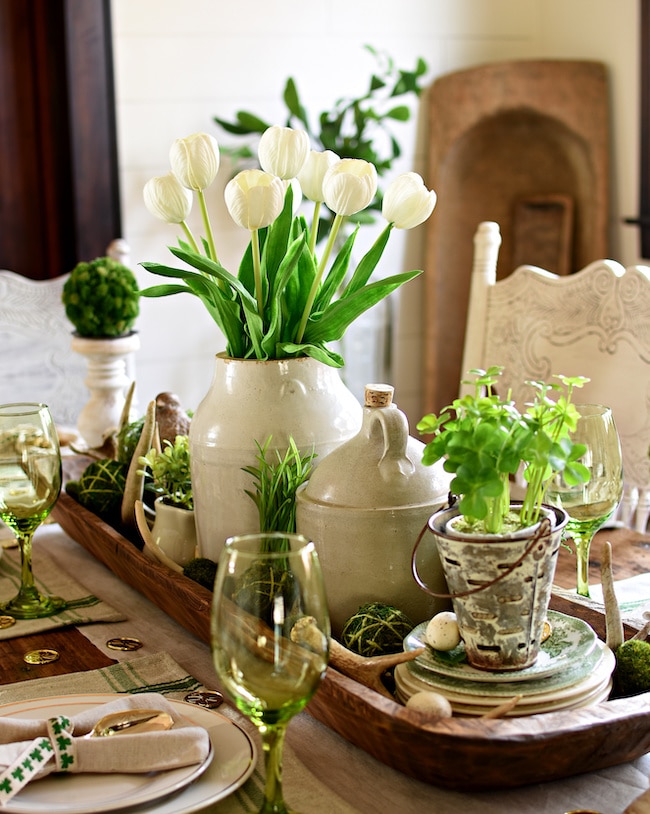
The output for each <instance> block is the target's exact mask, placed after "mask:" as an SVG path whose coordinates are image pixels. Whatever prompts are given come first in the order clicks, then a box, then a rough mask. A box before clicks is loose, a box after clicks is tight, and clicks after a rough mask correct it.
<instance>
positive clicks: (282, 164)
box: [257, 124, 309, 181]
mask: <svg viewBox="0 0 650 814" xmlns="http://www.w3.org/2000/svg"><path fill="white" fill-rule="evenodd" d="M308 153H309V136H308V135H307V133H305V131H304V130H293V129H292V128H291V127H279V126H278V125H277V124H276V125H273V127H269V128H268V129H267V130H265V131H264V133H262V137H261V138H260V144H259V147H258V148H257V156H258V158H259V160H260V166H261V167H262V169H263V170H265V171H266V172H270V173H272V174H273V175H277V176H278V177H279V178H282V179H284V180H285V181H287V180H289V179H290V178H295V177H296V176H297V175H298V173H299V172H300V170H301V168H302V165H303V164H304V163H305V160H306V159H307V154H308Z"/></svg>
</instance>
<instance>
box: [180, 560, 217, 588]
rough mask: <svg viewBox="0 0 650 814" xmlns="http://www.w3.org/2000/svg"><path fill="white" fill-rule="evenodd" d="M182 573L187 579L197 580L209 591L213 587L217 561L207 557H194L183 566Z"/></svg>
mask: <svg viewBox="0 0 650 814" xmlns="http://www.w3.org/2000/svg"><path fill="white" fill-rule="evenodd" d="M183 574H184V575H185V576H186V577H188V579H191V580H193V581H194V582H198V584H199V585H203V587H204V588H207V589H208V590H209V591H212V590H213V589H214V580H215V577H216V576H217V563H216V562H214V561H213V560H210V559H208V558H207V557H195V558H194V559H193V560H190V561H189V562H188V563H187V564H186V565H185V567H184V568H183Z"/></svg>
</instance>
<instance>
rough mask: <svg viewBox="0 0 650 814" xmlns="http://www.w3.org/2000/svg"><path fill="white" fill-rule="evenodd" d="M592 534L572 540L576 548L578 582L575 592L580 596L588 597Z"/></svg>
mask: <svg viewBox="0 0 650 814" xmlns="http://www.w3.org/2000/svg"><path fill="white" fill-rule="evenodd" d="M592 539H593V534H588V535H584V536H581V537H578V536H577V535H576V536H574V538H573V543H574V545H575V547H576V560H577V569H578V574H577V576H578V580H577V588H576V592H577V593H578V594H579V595H580V596H589V549H590V547H591V541H592Z"/></svg>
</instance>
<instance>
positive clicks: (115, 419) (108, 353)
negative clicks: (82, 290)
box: [72, 332, 140, 447]
mask: <svg viewBox="0 0 650 814" xmlns="http://www.w3.org/2000/svg"><path fill="white" fill-rule="evenodd" d="M139 348H140V337H139V336H138V334H137V333H135V332H133V333H130V334H127V335H126V336H117V337H110V338H101V339H92V338H87V337H83V336H73V337H72V349H73V350H74V351H76V352H77V353H79V354H81V355H82V356H85V357H86V359H87V361H88V376H87V378H86V380H85V384H86V387H87V388H88V390H89V391H90V400H89V401H88V403H87V404H86V405H85V407H84V408H83V409H82V411H81V413H80V414H79V418H78V420H77V429H78V431H79V434H80V435H81V437H82V438H83V440H84V441H85V442H86V444H87V445H88V446H89V447H98V446H100V445H101V443H102V440H103V438H104V435H105V433H106V432H107V430H110V429H112V428H113V427H117V425H118V423H119V420H120V416H121V413H122V409H123V408H124V401H125V393H126V390H127V388H128V387H129V385H130V384H131V382H130V380H129V378H128V376H127V375H126V359H127V357H128V356H130V355H131V354H132V353H135V351H137V350H138V349H139Z"/></svg>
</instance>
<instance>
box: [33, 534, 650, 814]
mask: <svg viewBox="0 0 650 814" xmlns="http://www.w3.org/2000/svg"><path fill="white" fill-rule="evenodd" d="M41 546H47V549H48V551H49V553H50V554H51V556H52V557H53V558H54V559H55V561H56V562H57V563H58V564H59V565H60V566H61V567H64V568H66V569H69V570H70V571H71V573H73V574H74V575H75V577H76V579H77V580H78V581H79V582H81V583H82V584H83V585H85V587H86V588H87V589H88V590H89V591H90V592H92V593H94V594H95V595H97V596H99V597H100V598H103V599H105V600H106V601H107V602H109V603H110V604H111V605H113V606H114V607H116V608H118V609H119V610H120V611H122V612H123V613H124V615H125V616H126V621H123V622H107V623H97V624H91V625H85V626H83V627H81V628H80V630H82V632H83V633H84V635H85V636H87V637H88V638H89V639H90V640H91V641H92V642H93V643H94V644H95V645H96V646H97V647H99V648H100V649H101V650H103V651H104V652H106V653H107V654H108V655H109V656H111V657H112V658H120V657H121V655H120V654H119V653H117V654H116V651H114V650H109V649H108V648H107V647H106V644H105V643H106V641H107V640H108V639H110V638H112V637H114V636H134V637H137V638H139V639H141V640H142V642H143V643H144V647H143V648H142V650H140V651H138V652H139V653H141V654H143V655H144V654H148V653H157V652H161V651H166V652H168V653H170V654H171V655H172V656H173V657H174V659H175V660H176V661H177V662H178V663H179V664H180V665H182V666H183V667H184V668H185V669H186V670H187V671H188V672H189V673H190V674H192V675H193V676H195V677H196V678H197V679H198V680H199V681H200V682H201V683H203V684H205V685H207V686H213V687H215V686H216V680H215V674H214V671H213V667H212V660H211V655H210V651H209V648H208V646H207V645H206V644H204V643H203V642H201V641H199V640H198V639H197V638H196V637H194V636H193V635H191V634H190V633H188V632H187V631H186V630H185V629H183V628H182V627H180V626H179V625H178V624H177V623H176V622H174V621H173V620H172V619H170V618H169V617H168V616H167V615H166V614H164V613H163V612H162V611H161V610H159V609H158V608H157V607H156V606H154V605H153V604H152V603H151V602H149V601H148V600H147V599H145V598H144V597H143V596H141V595H140V594H139V593H138V592H137V591H135V590H133V589H132V588H130V587H129V586H128V585H125V584H124V583H123V582H121V581H120V580H118V579H117V578H116V577H115V576H114V575H113V574H112V573H111V572H110V571H109V570H107V569H106V568H105V567H104V566H103V565H101V564H100V563H99V562H98V561H97V560H95V559H94V557H92V556H91V555H90V554H88V552H86V551H85V549H83V548H82V547H81V546H79V545H78V544H77V543H75V542H74V541H73V540H71V539H70V538H69V537H68V536H67V535H66V534H64V533H63V532H62V531H61V530H60V528H59V527H58V526H54V525H51V526H44V527H42V528H41V529H39V531H38V532H37V534H36V539H35V560H34V561H35V570H37V568H38V565H37V562H38V560H37V558H38V551H39V549H40V547H41ZM131 658H133V654H132V653H125V654H124V660H127V659H131ZM288 742H289V745H290V746H291V748H292V750H293V751H294V752H295V754H296V755H297V757H298V758H299V760H300V761H302V763H303V764H304V767H305V769H306V770H307V771H302V772H300V783H305V782H306V780H305V778H309V777H310V775H313V776H315V778H317V780H318V781H319V783H318V784H315V785H319V786H320V784H321V783H322V784H324V785H325V786H327V787H329V788H332V789H334V790H335V791H336V794H337V795H338V796H339V797H340V798H342V799H343V800H344V801H346V803H347V804H348V805H349V811H351V812H358V813H359V814H384V813H385V814H423V812H430V813H431V814H433V813H434V812H435V814H458V812H463V814H563V812H566V811H571V810H573V809H593V810H594V811H597V812H600V813H601V814H621V812H623V811H624V809H625V808H626V806H627V805H629V803H631V802H632V800H634V799H635V798H636V797H638V795H639V794H641V793H642V792H643V791H645V790H646V789H647V788H648V776H649V775H650V757H649V756H647V755H646V756H645V757H643V758H641V759H639V760H637V761H635V762H634V763H628V764H624V765H621V766H616V767H613V768H610V769H606V770H603V771H599V772H594V773H592V774H588V775H582V776H578V777H574V778H570V779H568V780H562V781H557V782H553V783H546V784H539V785H536V786H528V787H524V788H521V789H515V790H510V791H504V792H486V793H470V794H462V793H458V792H452V791H446V790H443V789H439V788H436V787H434V786H430V785H427V784H425V783H422V782H419V781H417V780H413V779H411V778H409V777H407V776H405V775H403V774H401V773H399V772H397V771H395V770H393V769H390V768H389V767H387V766H385V765H384V764H383V763H379V762H378V761H376V760H375V759H374V758H372V757H370V756H369V755H368V754H366V753H365V752H363V751H362V750H360V749H358V748H356V747H355V746H352V745H351V744H349V743H347V742H346V741H345V740H343V739H342V738H340V737H339V736H338V735H336V734H335V733H333V732H332V731H330V730H329V729H328V728H326V727H325V726H323V725H322V724H321V723H319V722H318V721H316V720H314V719H313V718H312V717H311V716H310V715H309V714H308V713H306V712H303V713H301V714H300V715H298V716H297V717H296V718H295V719H294V720H293V721H292V722H291V724H290V726H289V730H288ZM565 748H566V749H568V750H570V749H571V742H570V741H568V742H567V743H566V747H565ZM292 783H293V781H292V776H291V773H290V772H288V773H287V774H286V776H285V781H284V785H285V797H286V799H287V800H288V801H289V802H291V792H292ZM304 814H338V812H337V811H336V810H335V809H333V807H332V800H331V799H328V797H327V796H326V795H323V799H322V800H320V801H319V803H318V804H316V805H312V807H311V809H310V811H306V812H304Z"/></svg>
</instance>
